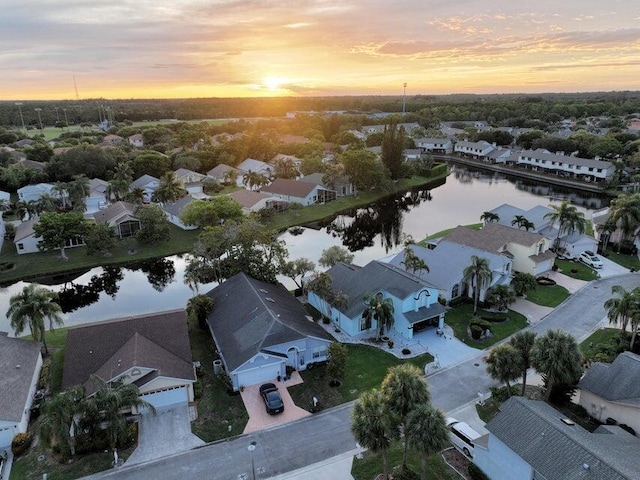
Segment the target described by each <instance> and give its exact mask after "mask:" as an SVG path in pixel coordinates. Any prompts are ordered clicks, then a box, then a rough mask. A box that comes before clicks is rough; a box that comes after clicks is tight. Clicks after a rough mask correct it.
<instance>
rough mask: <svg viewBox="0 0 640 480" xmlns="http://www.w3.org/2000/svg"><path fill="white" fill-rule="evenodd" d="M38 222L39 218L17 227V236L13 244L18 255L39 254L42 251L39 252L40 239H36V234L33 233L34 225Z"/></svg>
mask: <svg viewBox="0 0 640 480" xmlns="http://www.w3.org/2000/svg"><path fill="white" fill-rule="evenodd" d="M37 221H38V219H37V218H32V219H31V220H27V221H26V222H22V223H20V224H19V225H18V226H17V227H16V236H15V237H13V244H14V245H15V247H16V252H18V255H23V254H25V253H37V252H39V251H40V250H38V243H39V242H40V239H39V238H36V234H35V232H34V231H33V225H34V224H35V223H37Z"/></svg>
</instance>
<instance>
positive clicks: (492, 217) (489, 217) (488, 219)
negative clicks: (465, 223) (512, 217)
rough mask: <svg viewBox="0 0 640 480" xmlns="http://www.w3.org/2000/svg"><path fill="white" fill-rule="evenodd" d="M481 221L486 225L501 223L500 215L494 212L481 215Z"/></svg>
mask: <svg viewBox="0 0 640 480" xmlns="http://www.w3.org/2000/svg"><path fill="white" fill-rule="evenodd" d="M480 220H482V221H484V222H485V223H493V222H499V221H500V215H498V214H497V213H493V212H482V215H480ZM512 225H513V223H512Z"/></svg>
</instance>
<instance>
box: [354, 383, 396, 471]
mask: <svg viewBox="0 0 640 480" xmlns="http://www.w3.org/2000/svg"><path fill="white" fill-rule="evenodd" d="M351 432H352V433H353V436H354V437H355V439H356V441H357V442H358V443H359V444H360V445H362V446H363V447H364V448H368V449H369V450H371V451H372V452H374V453H378V452H380V455H381V456H382V478H383V479H384V480H387V479H388V478H389V462H388V459H387V453H388V451H389V447H390V446H391V441H392V440H393V439H394V430H393V426H392V423H391V420H390V416H389V412H387V410H386V406H385V402H384V399H383V397H382V394H381V393H380V392H378V391H376V390H372V391H370V392H364V393H363V394H361V395H360V398H359V399H358V401H357V402H356V404H355V405H354V406H353V410H352V412H351Z"/></svg>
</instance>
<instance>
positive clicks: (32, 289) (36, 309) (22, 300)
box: [7, 283, 64, 354]
mask: <svg viewBox="0 0 640 480" xmlns="http://www.w3.org/2000/svg"><path fill="white" fill-rule="evenodd" d="M56 299H57V294H56V293H55V292H52V291H50V290H47V289H46V288H42V287H38V286H36V285H35V284H33V283H31V284H29V285H27V286H26V287H24V288H23V289H22V292H20V293H18V294H16V295H13V296H12V297H11V299H10V300H9V309H8V310H7V318H9V321H10V322H11V328H13V330H14V331H15V334H16V335H20V334H21V333H22V332H23V331H24V330H25V328H27V327H29V330H30V331H31V335H33V339H34V340H36V341H41V342H42V344H43V345H44V350H45V352H46V353H47V354H48V353H49V349H48V348H47V341H46V338H45V330H46V325H45V320H49V330H53V327H54V325H56V326H62V325H63V324H64V321H63V319H62V316H61V313H62V308H60V305H58V304H57V303H56V302H55V300H56Z"/></svg>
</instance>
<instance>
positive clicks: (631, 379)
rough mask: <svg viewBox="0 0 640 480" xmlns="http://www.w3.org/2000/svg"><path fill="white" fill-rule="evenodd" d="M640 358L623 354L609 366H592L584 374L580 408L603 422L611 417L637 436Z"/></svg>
mask: <svg viewBox="0 0 640 480" xmlns="http://www.w3.org/2000/svg"><path fill="white" fill-rule="evenodd" d="M639 380H640V355H636V354H635V353H631V352H623V353H621V354H620V355H618V356H617V357H616V359H615V360H614V361H613V363H600V362H598V363H595V364H594V365H592V366H591V367H590V368H589V369H588V370H587V371H586V373H585V374H584V376H583V377H582V379H580V383H579V384H578V387H580V405H582V406H583V407H584V408H585V410H586V411H587V412H588V413H589V415H591V416H592V417H593V418H595V419H597V420H599V421H601V422H602V423H605V422H606V421H607V419H608V418H613V419H614V420H615V421H616V422H618V424H625V425H628V426H630V427H631V428H633V429H634V430H635V431H636V433H640V381H639Z"/></svg>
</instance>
